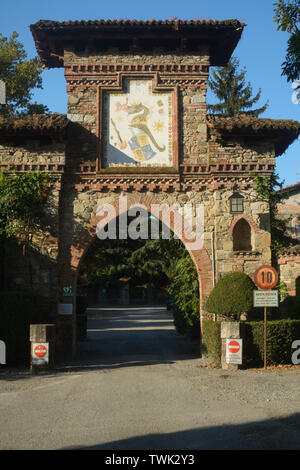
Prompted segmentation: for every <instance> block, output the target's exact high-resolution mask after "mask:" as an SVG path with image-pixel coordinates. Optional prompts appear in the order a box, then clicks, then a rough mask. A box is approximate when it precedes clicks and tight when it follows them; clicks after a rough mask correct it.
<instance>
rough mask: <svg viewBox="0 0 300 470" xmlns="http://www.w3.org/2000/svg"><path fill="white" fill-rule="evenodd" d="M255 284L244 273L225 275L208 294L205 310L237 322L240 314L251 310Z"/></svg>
mask: <svg viewBox="0 0 300 470" xmlns="http://www.w3.org/2000/svg"><path fill="white" fill-rule="evenodd" d="M254 289H255V284H254V282H253V281H252V279H251V278H250V277H249V276H248V275H247V274H245V273H243V272H240V271H235V272H233V273H229V274H225V276H224V277H222V278H221V279H220V280H219V281H218V282H217V284H216V286H215V287H214V289H213V290H212V292H211V293H210V296H209V297H208V299H207V302H206V310H207V311H208V312H210V313H215V314H218V315H222V316H224V317H227V318H229V319H230V320H234V321H239V319H240V316H241V314H243V313H246V312H249V311H251V310H252V308H253V290H254Z"/></svg>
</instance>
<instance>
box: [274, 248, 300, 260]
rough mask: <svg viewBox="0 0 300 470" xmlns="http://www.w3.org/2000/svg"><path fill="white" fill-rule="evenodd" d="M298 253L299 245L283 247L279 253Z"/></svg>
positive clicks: (290, 254) (288, 254)
mask: <svg viewBox="0 0 300 470" xmlns="http://www.w3.org/2000/svg"><path fill="white" fill-rule="evenodd" d="M299 255H300V245H293V246H289V247H286V248H283V249H282V251H281V252H280V254H279V258H280V257H284V256H299Z"/></svg>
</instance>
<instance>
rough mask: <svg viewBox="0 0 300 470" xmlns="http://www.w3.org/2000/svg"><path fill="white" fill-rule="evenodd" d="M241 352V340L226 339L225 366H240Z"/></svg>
mask: <svg viewBox="0 0 300 470" xmlns="http://www.w3.org/2000/svg"><path fill="white" fill-rule="evenodd" d="M242 350H243V340H242V339H241V338H238V339H234V338H231V339H226V363H227V364H242Z"/></svg>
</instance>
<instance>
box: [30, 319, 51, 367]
mask: <svg viewBox="0 0 300 470" xmlns="http://www.w3.org/2000/svg"><path fill="white" fill-rule="evenodd" d="M55 340H56V326H55V325H52V324H36V325H30V342H31V360H30V368H31V370H32V371H33V370H37V369H53V368H54V361H55ZM35 348H38V350H39V351H40V353H39V354H38V356H37V359H38V360H39V362H38V363H35V362H34V359H33V355H34V349H35ZM44 351H45V355H44ZM35 357H36V354H35Z"/></svg>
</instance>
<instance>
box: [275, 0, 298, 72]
mask: <svg viewBox="0 0 300 470" xmlns="http://www.w3.org/2000/svg"><path fill="white" fill-rule="evenodd" d="M274 13H275V16H274V22H275V23H277V25H278V26H277V30H280V31H286V32H287V33H289V34H290V37H289V39H288V43H287V51H286V57H285V61H284V62H283V64H282V75H285V76H286V77H287V81H293V80H296V79H299V77H300V31H299V22H300V5H299V0H293V1H290V0H288V1H284V0H278V1H277V2H275V3H274Z"/></svg>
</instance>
